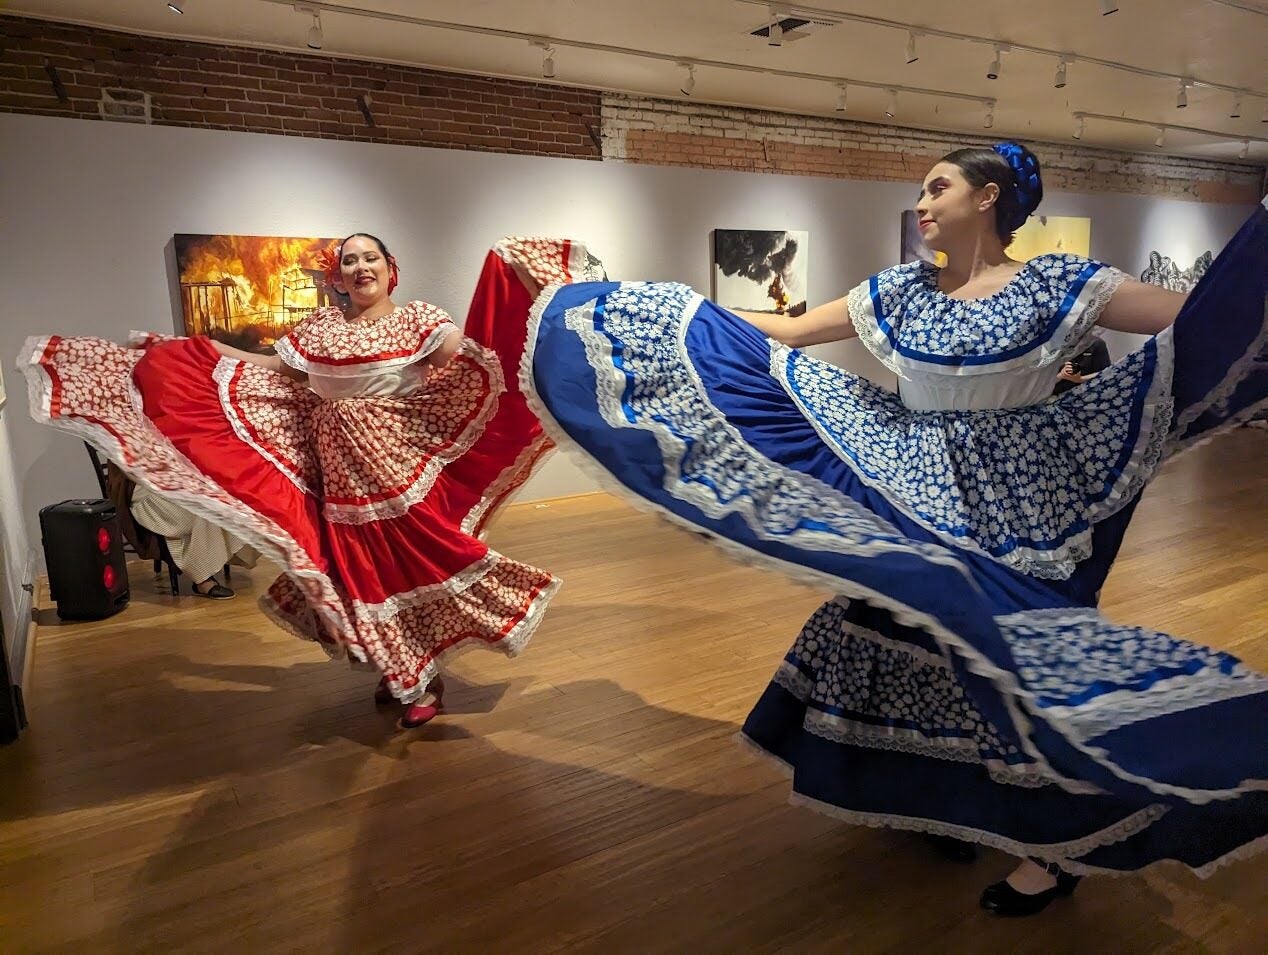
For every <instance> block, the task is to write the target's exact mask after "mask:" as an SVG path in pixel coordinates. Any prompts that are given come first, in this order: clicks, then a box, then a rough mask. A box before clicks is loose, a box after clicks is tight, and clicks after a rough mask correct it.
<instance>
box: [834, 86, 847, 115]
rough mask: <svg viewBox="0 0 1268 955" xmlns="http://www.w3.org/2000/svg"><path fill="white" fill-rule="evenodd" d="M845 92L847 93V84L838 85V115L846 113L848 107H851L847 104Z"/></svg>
mask: <svg viewBox="0 0 1268 955" xmlns="http://www.w3.org/2000/svg"><path fill="white" fill-rule="evenodd" d="M845 91H846V86H845V84H844V83H838V84H837V107H836V110H837V112H838V113H844V112H845V111H846V109H847V107H848V106H849V104H848V103H847V102H846V98H845Z"/></svg>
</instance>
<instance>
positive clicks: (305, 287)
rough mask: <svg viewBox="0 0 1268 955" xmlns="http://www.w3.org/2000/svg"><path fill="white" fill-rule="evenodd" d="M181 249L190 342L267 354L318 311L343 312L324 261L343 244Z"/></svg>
mask: <svg viewBox="0 0 1268 955" xmlns="http://www.w3.org/2000/svg"><path fill="white" fill-rule="evenodd" d="M173 241H174V244H175V246H176V266H177V271H178V274H179V276H180V300H181V313H182V320H183V324H184V329H183V330H184V333H185V334H186V335H209V336H211V337H212V338H215V339H218V340H220V341H223V342H225V343H226V344H229V345H234V346H236V347H238V348H245V349H248V350H259V349H262V348H267V347H268V346H270V345H272V344H273V343H274V342H275V341H277V339H279V338H281V337H282V336H283V335H285V334H286V333H287V332H288V331H289V330H290V329H291V328H292V327H293V326H294V325H295V324H296V323H297V322H299V320H300V319H301V318H303V317H304V316H305V315H307V314H308V313H309V312H311V311H312V310H313V309H314V308H318V307H320V306H323V305H334V304H339V295H338V293H337V292H336V291H335V290H334V289H332V288H328V287H326V286H325V284H324V282H323V275H324V274H325V273H324V271H323V270H322V268H321V266H320V265H319V264H318V261H317V255H318V253H319V252H321V250H323V249H328V248H332V247H333V246H334V245H335V243H336V242H338V241H339V240H338V239H319V238H308V239H298V238H279V237H277V236H257V235H188V234H179V235H176V236H174V237H173Z"/></svg>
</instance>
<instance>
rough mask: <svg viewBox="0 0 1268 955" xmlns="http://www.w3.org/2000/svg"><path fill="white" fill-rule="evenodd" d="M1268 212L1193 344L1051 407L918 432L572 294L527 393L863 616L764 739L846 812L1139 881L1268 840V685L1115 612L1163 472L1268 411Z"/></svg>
mask: <svg viewBox="0 0 1268 955" xmlns="http://www.w3.org/2000/svg"><path fill="white" fill-rule="evenodd" d="M1266 250H1268V211H1265V209H1264V208H1262V207H1261V208H1260V209H1258V210H1257V212H1256V213H1255V215H1254V216H1252V218H1251V219H1250V221H1248V222H1247V224H1246V225H1245V226H1244V227H1243V229H1242V230H1241V232H1239V234H1238V235H1237V236H1236V237H1235V238H1234V240H1233V241H1232V242H1231V243H1230V245H1229V246H1228V248H1227V249H1225V251H1224V252H1223V253H1222V254H1221V255H1220V257H1219V258H1218V259H1217V260H1216V261H1215V263H1214V264H1213V265H1212V267H1211V269H1210V271H1209V272H1208V274H1207V275H1206V276H1205V277H1204V279H1203V280H1202V282H1201V283H1200V284H1199V286H1198V287H1197V288H1196V289H1195V291H1194V292H1193V294H1192V295H1191V296H1190V299H1189V301H1188V303H1187V304H1186V306H1185V307H1184V309H1183V310H1182V312H1181V314H1180V316H1179V317H1178V319H1177V321H1176V323H1175V325H1174V326H1173V328H1171V329H1169V330H1168V331H1167V332H1165V333H1164V334H1162V335H1159V336H1157V337H1156V338H1153V339H1150V340H1149V341H1148V342H1147V344H1146V345H1145V346H1144V347H1142V348H1141V349H1140V350H1138V351H1137V352H1134V353H1133V354H1131V355H1130V356H1128V357H1127V358H1125V359H1124V360H1122V361H1120V362H1119V363H1117V364H1116V365H1115V366H1113V367H1112V368H1111V369H1109V370H1107V371H1106V372H1102V373H1101V374H1100V375H1098V376H1096V377H1095V378H1093V379H1092V380H1090V381H1089V382H1087V383H1085V384H1084V385H1083V386H1081V387H1079V388H1075V389H1071V390H1070V391H1067V392H1066V393H1065V394H1063V395H1062V396H1061V397H1059V398H1056V399H1054V400H1052V401H1049V402H1046V403H1043V404H1040V405H1035V406H1032V407H1027V408H1020V409H1011V410H1000V411H983V412H928V411H921V412H915V411H911V410H909V409H907V408H906V407H905V406H904V405H903V404H902V402H901V401H900V400H899V398H898V397H897V396H896V395H893V394H890V393H889V392H886V391H884V390H883V389H880V388H878V387H876V386H875V385H872V384H870V383H868V382H866V381H864V380H862V379H860V378H858V377H856V376H853V375H850V374H848V373H846V372H844V371H842V370H840V369H838V368H835V367H833V366H830V365H827V364H825V363H822V362H819V361H816V360H815V359H813V358H810V357H808V356H806V355H803V354H801V353H800V352H797V351H795V350H790V349H788V348H785V347H783V346H780V345H778V344H775V343H772V342H771V341H769V340H768V339H767V338H766V337H765V336H763V335H762V334H761V333H760V332H758V331H757V330H756V329H754V328H753V327H752V326H750V325H748V324H747V323H745V322H743V321H741V320H740V319H738V318H736V317H735V316H734V315H731V314H730V313H729V312H727V311H725V310H724V309H721V308H719V307H717V306H715V305H713V304H712V303H710V302H708V301H705V300H704V299H702V298H701V297H700V296H699V295H697V294H696V293H694V292H693V291H692V290H691V289H689V288H686V287H685V286H681V285H675V284H662V283H654V284H653V283H615V282H604V283H586V284H578V285H568V286H562V287H558V288H552V289H548V290H547V291H546V292H544V293H543V294H542V296H541V297H540V298H539V299H538V302H537V304H536V306H535V308H534V312H533V321H532V325H531V327H530V331H529V347H528V351H527V353H526V355H525V364H524V367H523V369H522V374H521V385H522V387H523V389H524V391H525V393H526V394H528V395H529V397H530V403H532V404H533V405H534V408H535V410H536V411H537V413H538V414H539V415H540V417H541V418H542V421H543V424H544V425H545V427H546V429H547V431H548V433H549V434H550V435H551V436H552V437H553V438H554V439H555V440H556V441H557V442H558V443H559V444H561V445H563V446H564V447H566V448H570V449H572V450H573V451H575V452H576V453H577V454H579V455H580V456H581V457H582V458H583V459H584V461H585V462H586V463H587V464H588V465H590V466H591V468H592V469H594V470H596V471H597V472H599V473H600V475H601V476H603V477H605V478H607V479H608V480H609V483H610V484H611V486H613V487H615V488H616V489H618V490H620V491H622V492H625V493H626V494H627V495H629V496H631V497H633V498H634V499H636V500H637V501H640V502H642V503H645V504H647V505H650V506H651V507H653V508H654V509H656V510H657V511H658V512H660V513H661V514H663V515H664V516H666V517H668V518H670V519H671V520H673V521H676V522H678V523H680V524H683V525H686V526H688V527H690V528H691V529H693V530H698V531H701V532H704V533H705V534H707V535H709V536H710V537H711V538H712V539H713V540H714V541H715V542H716V543H718V544H719V545H720V546H722V547H723V548H725V549H726V550H728V551H730V552H731V553H732V554H734V555H737V556H739V557H741V558H743V559H749V560H756V561H760V562H763V563H764V564H766V565H768V566H773V567H775V568H777V569H779V570H781V571H782V572H785V573H787V574H789V575H791V576H795V577H797V578H799V579H802V580H806V581H809V582H812V583H815V584H817V585H819V586H822V587H824V588H825V589H830V590H831V591H832V592H834V593H838V594H841V595H842V596H841V597H839V598H838V599H836V600H833V601H831V602H829V603H827V604H825V605H824V606H823V607H822V608H821V609H820V610H819V611H818V612H816V613H815V615H814V616H813V617H812V618H811V619H810V621H808V622H807V624H806V626H805V628H804V629H803V631H802V632H801V634H800V635H799V636H798V637H797V640H796V642H795V643H794V645H793V647H792V649H791V650H790V651H789V653H788V655H787V656H786V657H785V659H784V661H783V663H782V664H781V665H780V667H779V669H778V671H777V673H776V674H775V677H774V679H773V680H772V682H771V684H770V686H769V687H768V688H767V690H766V691H765V693H764V694H763V695H762V697H761V698H760V700H759V701H758V702H757V705H756V706H755V707H754V709H753V711H752V713H751V714H750V716H749V718H748V720H747V721H746V722H745V725H744V730H743V732H744V735H745V737H746V738H747V739H748V740H749V741H751V742H752V743H753V744H755V745H756V746H757V747H759V748H760V749H762V750H763V751H765V752H766V753H767V754H769V755H770V756H773V757H774V758H775V759H777V760H779V761H780V762H781V763H783V764H784V765H785V766H786V767H787V768H788V769H789V770H790V771H791V773H792V778H793V790H794V799H795V800H797V801H802V802H805V803H807V804H810V805H812V806H814V807H815V808H818V809H821V810H823V811H826V812H829V813H832V814H835V815H838V816H840V817H841V818H843V819H846V820H849V821H852V822H857V823H864V824H869V825H885V826H892V827H896V828H902V829H911V830H917V831H925V832H933V833H939V834H943V835H950V836H955V837H958V838H961V839H965V840H969V841H973V842H978V843H982V844H986V845H992V846H996V847H998V848H1001V849H1004V850H1006V851H1009V852H1013V853H1015V854H1017V855H1031V856H1037V857H1040V858H1044V859H1049V860H1054V861H1060V862H1061V863H1062V864H1063V865H1065V866H1066V867H1067V868H1070V869H1072V870H1074V871H1131V870H1135V869H1139V868H1141V867H1143V866H1145V865H1148V864H1149V863H1152V862H1154V861H1158V860H1161V859H1177V860H1179V861H1181V862H1183V863H1185V864H1187V865H1189V866H1191V867H1192V868H1194V869H1196V870H1198V871H1199V872H1206V871H1209V870H1210V869H1212V868H1214V867H1215V866H1216V865H1218V864H1220V863H1221V862H1224V861H1228V860H1229V859H1232V858H1236V857H1238V856H1243V855H1249V854H1251V853H1252V852H1254V851H1255V850H1256V849H1262V848H1264V847H1265V845H1266V844H1268V678H1265V677H1264V676H1261V675H1259V674H1256V673H1253V672H1251V671H1249V670H1248V669H1247V668H1246V667H1245V666H1243V665H1242V664H1241V663H1240V662H1239V661H1237V660H1236V659H1235V658H1233V657H1231V656H1229V655H1228V654H1224V653H1219V652H1215V651H1213V650H1210V649H1207V648H1204V647H1200V646H1196V645H1194V644H1191V643H1187V642H1185V641H1183V640H1179V639H1176V638H1174V637H1171V636H1168V635H1166V634H1161V633H1156V632H1152V631H1148V630H1143V629H1140V628H1135V627H1126V626H1119V625H1116V624H1113V623H1110V622H1109V621H1107V620H1105V619H1104V618H1103V617H1101V616H1100V615H1099V614H1098V613H1097V612H1096V610H1095V609H1094V608H1095V605H1096V600H1097V594H1098V593H1099V591H1100V588H1101V585H1102V584H1103V582H1104V580H1105V577H1106V575H1107V574H1108V572H1109V569H1110V565H1111V563H1112V561H1113V559H1114V557H1115V555H1116V553H1117V550H1118V547H1119V544H1120V542H1121V540H1122V537H1123V534H1124V532H1125V530H1126V528H1127V524H1128V521H1129V520H1130V517H1131V513H1132V510H1133V508H1134V507H1135V504H1136V502H1137V501H1138V500H1139V496H1140V493H1141V491H1142V489H1143V488H1144V486H1145V484H1146V483H1147V481H1148V480H1149V478H1150V477H1151V476H1152V474H1153V473H1154V472H1155V471H1156V469H1157V468H1158V466H1159V464H1160V463H1161V461H1163V460H1164V459H1165V458H1166V457H1167V456H1168V455H1169V454H1173V453H1175V452H1177V451H1179V450H1183V449H1185V448H1187V447H1189V446H1192V445H1193V444H1195V443H1197V442H1198V441H1201V440H1203V439H1205V438H1208V437H1210V436H1212V435H1214V434H1215V433H1217V432H1218V431H1220V430H1223V429H1225V428H1229V427H1233V426H1235V425H1236V424H1238V423H1241V422H1243V421H1246V420H1249V419H1251V418H1252V417H1254V416H1255V415H1256V414H1257V413H1258V412H1261V411H1262V410H1263V408H1264V407H1265V405H1266V404H1268V328H1266V326H1265V264H1266V263H1265V259H1266V258H1268V256H1266V255H1265V252H1266Z"/></svg>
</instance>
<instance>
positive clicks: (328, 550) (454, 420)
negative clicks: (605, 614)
mask: <svg viewBox="0 0 1268 955" xmlns="http://www.w3.org/2000/svg"><path fill="white" fill-rule="evenodd" d="M591 264H592V260H589V259H588V258H587V257H586V256H585V255H584V252H583V250H580V249H579V248H577V247H573V246H571V245H570V244H569V243H566V242H549V241H535V240H504V241H503V242H501V243H499V244H498V246H497V247H495V249H494V251H493V252H491V253H490V255H489V258H488V261H487V262H486V265H485V270H484V274H483V275H482V277H481V280H480V285H479V287H478V288H477V290H476V296H475V299H474V301H473V304H472V311H471V314H470V315H469V316H468V320H467V335H466V336H464V335H463V334H462V332H461V331H460V330H459V329H458V327H457V325H455V324H454V322H453V320H452V319H451V318H450V317H449V315H448V314H446V313H445V312H444V311H443V310H442V309H439V308H437V307H435V306H433V305H429V304H427V303H425V302H417V301H415V302H410V303H408V304H406V305H399V306H398V305H396V304H395V303H394V302H393V301H392V299H391V292H392V290H393V289H394V287H395V285H396V280H397V274H398V272H397V267H396V262H395V260H394V259H393V257H392V256H391V255H390V254H389V253H388V251H387V248H386V247H385V246H384V244H383V243H382V242H381V241H380V240H378V239H376V238H374V237H373V236H370V235H366V234H355V235H351V236H349V237H348V238H347V239H345V240H344V241H343V242H342V243H340V245H339V247H338V249H337V252H336V253H335V254H334V255H333V256H331V257H330V259H329V261H328V266H329V268H328V273H327V278H328V282H329V283H330V284H332V285H333V286H334V287H335V288H336V289H337V290H338V291H340V292H341V293H343V294H345V295H346V297H347V299H348V302H349V304H348V305H347V306H346V307H345V308H338V307H327V308H319V309H317V310H316V311H315V312H313V313H312V314H310V315H309V316H308V317H306V318H305V319H304V320H303V321H301V322H300V323H299V324H298V325H297V326H296V327H295V328H294V329H293V330H292V331H291V332H290V333H289V334H287V335H286V336H285V337H283V338H282V339H280V340H279V341H278V342H277V345H276V352H277V353H276V355H258V354H253V353H249V352H243V351H239V350H237V349H234V348H231V347H229V346H226V345H223V344H221V343H219V342H213V341H211V340H209V339H206V338H178V339H162V338H160V337H158V336H154V335H144V336H141V337H140V338H139V339H138V340H136V341H134V343H133V347H131V348H124V347H121V346H119V345H116V344H113V343H111V342H107V341H104V340H102V339H96V338H62V337H59V336H52V337H44V338H35V339H30V340H28V342H27V345H26V348H25V349H24V351H23V354H22V357H21V359H20V364H21V365H22V368H23V370H24V371H25V372H26V374H27V377H28V382H29V385H30V396H31V409H32V414H33V415H34V416H35V417H36V419H37V420H40V421H43V422H46V423H48V424H51V425H53V426H55V427H58V428H60V429H62V430H66V431H69V432H71V433H72V434H74V435H76V436H78V437H81V438H84V439H86V440H88V441H90V442H92V443H93V444H95V445H97V446H98V447H99V448H100V449H101V450H102V451H103V452H105V453H106V454H107V455H108V456H110V457H111V458H112V459H113V460H115V461H116V463H118V464H119V465H120V466H121V467H122V468H124V469H125V470H126V471H128V472H129V473H130V474H132V475H134V476H135V477H136V479H137V481H138V482H139V483H142V484H145V485H147V486H148V487H150V489H151V490H153V491H156V492H158V493H160V494H162V495H164V496H166V497H168V498H169V499H173V500H175V501H177V502H178V503H181V504H183V505H184V506H186V507H188V508H189V509H190V510H192V511H194V512H195V513H197V514H200V515H202V516H204V517H207V518H208V519H210V520H212V521H215V522H216V523H218V524H220V525H222V526H224V527H226V528H227V529H229V530H231V531H232V532H233V533H235V534H237V535H238V536H239V537H241V538H242V539H243V540H245V541H247V542H248V543H250V544H252V545H253V546H255V547H256V548H257V549H258V550H260V551H261V552H262V553H263V554H266V555H268V556H270V557H272V558H273V559H274V560H276V561H277V562H278V563H280V564H282V565H283V566H284V567H285V573H283V574H282V575H281V576H279V577H278V578H277V580H276V581H274V582H273V584H272V585H271V586H270V587H269V589H268V592H267V593H266V594H265V595H264V596H263V597H262V598H261V600H260V604H261V607H262V608H263V609H264V611H265V612H266V613H267V614H268V615H269V616H270V617H271V618H272V619H273V620H274V621H275V622H276V623H278V624H279V625H280V626H282V627H284V628H286V629H287V630H289V631H291V632H292V633H295V634H296V635H298V636H300V637H303V638H305V639H309V640H315V641H318V642H319V643H320V644H321V645H322V647H323V648H324V649H325V650H326V651H327V652H328V653H329V654H330V655H332V656H338V657H346V658H347V659H349V660H351V661H352V662H353V663H354V664H359V665H364V666H367V667H371V668H373V669H375V670H377V671H378V672H379V673H380V674H381V681H380V684H379V688H378V691H377V692H376V694H375V697H376V700H378V701H379V702H380V703H384V704H387V703H390V702H392V701H393V700H397V701H400V702H401V703H403V704H405V711H404V714H403V716H402V718H401V725H402V726H403V727H413V726H418V725H421V724H423V723H425V722H427V721H428V720H430V719H431V718H432V717H433V716H435V715H436V713H437V711H438V710H439V708H440V705H441V697H442V694H443V683H442V682H441V679H440V676H439V663H440V660H441V659H442V658H443V657H447V656H448V655H451V654H453V653H455V652H457V651H460V650H463V649H467V648H471V647H487V648H493V649H497V650H499V651H501V652H503V653H505V654H507V655H511V656H513V655H515V654H516V653H518V652H519V651H520V650H521V649H523V647H524V645H525V644H526V643H527V642H528V640H529V638H530V637H531V636H532V634H533V631H534V630H535V629H536V627H537V625H538V623H539V622H540V620H541V617H542V614H543V612H544V610H545V608H546V605H547V603H548V602H549V600H550V598H551V596H552V595H553V594H554V592H555V590H556V589H557V588H558V585H559V582H558V581H557V580H555V579H554V578H553V577H552V576H551V575H550V574H549V573H547V572H545V571H543V570H539V569H537V568H535V567H530V566H528V565H525V564H522V563H519V562H517V561H514V560H511V559H509V558H507V557H504V556H502V555H501V554H499V553H497V552H495V551H493V550H491V549H490V548H489V547H488V546H487V545H486V544H485V543H484V542H483V540H482V539H481V536H482V531H483V528H484V525H485V524H486V522H487V521H488V519H489V518H490V517H491V516H492V514H493V512H494V511H495V510H496V508H497V506H498V505H500V504H501V503H502V502H504V501H505V500H506V499H507V498H508V497H509V496H510V495H511V494H512V493H513V492H514V491H515V490H516V489H517V488H518V487H519V486H520V485H522V484H523V483H524V481H525V480H527V478H528V477H529V475H530V474H531V473H532V470H533V468H534V466H535V465H536V464H537V463H539V462H540V461H541V459H542V458H543V457H544V455H545V453H546V452H547V451H549V450H550V449H551V447H552V446H551V445H550V442H549V441H548V440H547V439H546V438H545V437H544V436H543V435H542V432H541V429H540V427H539V426H538V424H537V422H536V419H535V418H533V416H532V415H531V413H529V412H528V410H527V408H526V406H525V404H524V400H523V397H522V396H521V395H520V393H519V391H518V385H517V383H516V382H517V377H516V372H517V370H518V365H519V361H520V357H521V354H522V351H523V344H524V334H525V321H526V320H527V317H528V309H529V306H530V304H531V302H532V299H533V297H534V295H535V294H536V293H537V291H538V290H539V289H540V288H541V287H542V286H544V285H546V284H553V283H559V282H568V281H572V280H573V278H574V271H576V272H577V275H576V277H594V275H593V270H592V267H591ZM508 319H510V320H509V321H508ZM508 384H509V389H508Z"/></svg>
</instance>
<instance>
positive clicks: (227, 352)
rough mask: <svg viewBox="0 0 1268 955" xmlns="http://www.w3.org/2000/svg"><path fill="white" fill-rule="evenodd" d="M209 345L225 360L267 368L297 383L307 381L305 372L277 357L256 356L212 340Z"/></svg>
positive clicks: (253, 353)
mask: <svg viewBox="0 0 1268 955" xmlns="http://www.w3.org/2000/svg"><path fill="white" fill-rule="evenodd" d="M211 345H212V347H213V348H215V349H216V351H218V352H220V354H222V355H224V356H225V357H226V358H233V359H235V360H237V361H244V362H246V363H247V364H249V365H259V366H260V367H261V368H267V369H268V370H269V371H272V372H276V373H277V374H279V375H285V376H286V377H287V378H293V379H295V380H296V381H299V382H305V381H308V375H307V374H306V373H305V372H302V371H300V370H299V369H298V368H292V367H291V366H290V365H288V364H286V362H284V361H282V359H281V358H279V357H278V356H277V355H257V354H256V353H255V352H249V351H243V350H242V349H241V348H234V347H233V346H232V345H226V344H225V343H224V342H218V341H216V340H215V339H214V338H213V339H212V340H211Z"/></svg>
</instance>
